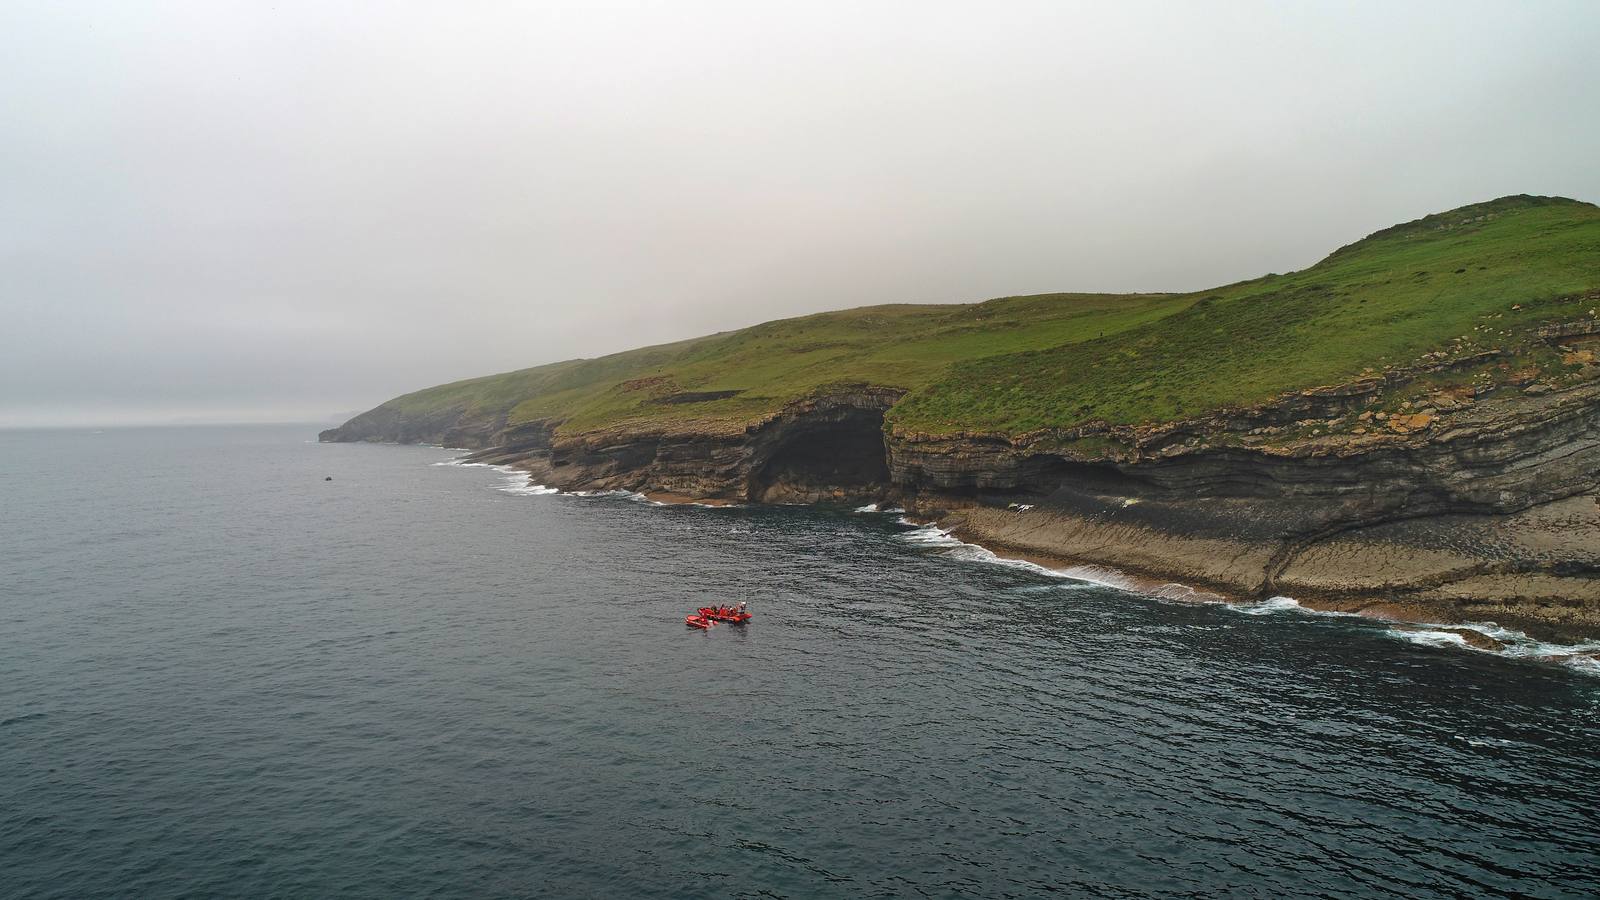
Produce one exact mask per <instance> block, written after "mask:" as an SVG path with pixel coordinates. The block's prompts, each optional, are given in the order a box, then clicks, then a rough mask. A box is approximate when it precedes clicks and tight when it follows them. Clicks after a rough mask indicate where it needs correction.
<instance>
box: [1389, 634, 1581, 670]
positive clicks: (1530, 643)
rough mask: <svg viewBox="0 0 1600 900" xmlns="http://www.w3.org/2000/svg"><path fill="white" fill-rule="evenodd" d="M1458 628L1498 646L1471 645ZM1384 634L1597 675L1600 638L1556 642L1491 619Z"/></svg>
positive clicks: (1427, 644) (1414, 642) (1434, 645)
mask: <svg viewBox="0 0 1600 900" xmlns="http://www.w3.org/2000/svg"><path fill="white" fill-rule="evenodd" d="M1446 629H1448V630H1446ZM1461 631H1475V632H1477V633H1479V634H1481V635H1483V636H1485V637H1488V638H1493V639H1494V640H1496V641H1498V642H1499V643H1500V644H1501V646H1500V647H1498V648H1494V647H1483V646H1477V645H1474V644H1473V643H1471V642H1470V641H1468V640H1467V638H1466V636H1464V635H1462V634H1461V633H1460V632H1461ZM1384 634H1386V635H1388V636H1389V637H1393V638H1398V639H1400V640H1403V641H1407V642H1410V643H1413V644H1420V645H1422V646H1426V647H1449V648H1454V649H1464V650H1473V651H1476V652H1478V653H1490V654H1493V655H1495V656H1503V657H1507V658H1509V659H1525V660H1531V661H1534V662H1543V663H1555V664H1559V665H1563V666H1566V667H1568V668H1570V669H1574V670H1576V671H1579V672H1583V673H1584V674H1587V675H1595V676H1600V641H1595V640H1590V641H1580V642H1579V643H1576V644H1557V643H1553V642H1550V641H1541V640H1538V639H1536V638H1533V637H1530V636H1528V635H1527V634H1526V633H1524V632H1521V631H1517V630H1516V629H1514V628H1506V627H1503V626H1501V625H1498V624H1496V623H1494V622H1466V623H1464V624H1461V625H1438V624H1424V625H1421V626H1416V627H1411V628H1390V629H1387V630H1385V632H1384Z"/></svg>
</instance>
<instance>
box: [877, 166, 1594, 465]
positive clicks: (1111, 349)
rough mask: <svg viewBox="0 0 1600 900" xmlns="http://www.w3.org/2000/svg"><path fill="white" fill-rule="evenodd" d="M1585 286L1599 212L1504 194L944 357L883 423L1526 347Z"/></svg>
mask: <svg viewBox="0 0 1600 900" xmlns="http://www.w3.org/2000/svg"><path fill="white" fill-rule="evenodd" d="M1596 288H1600V207H1595V206H1593V205H1590V204H1587V203H1578V202H1576V201H1571V200H1563V199H1559V198H1543V197H1507V198H1502V199H1500V200H1496V201H1492V202H1489V203H1482V204H1477V205H1474V206H1468V207H1463V208H1461V209H1458V210H1453V211H1451V212H1448V213H1441V214H1438V215H1434V216H1429V217H1427V218H1425V219H1421V220H1418V221H1416V222H1412V223H1408V224H1405V225H1398V226H1395V227H1393V228H1388V229H1385V230H1383V231H1380V232H1378V233H1376V234H1374V235H1372V236H1370V237H1368V238H1366V239H1365V240H1362V241H1359V242H1357V243H1355V244H1351V245H1350V246H1348V247H1344V248H1342V249H1340V250H1338V251H1336V252H1335V253H1333V254H1332V255H1330V256H1328V257H1327V258H1326V259H1324V260H1323V261H1321V262H1319V263H1317V264H1316V265H1314V266H1312V267H1311V268H1309V269H1305V270H1304V271H1300V272H1294V273H1290V274H1287V275H1273V276H1268V277H1265V278H1260V279H1256V280H1254V281H1248V282H1243V283H1241V284H1235V285H1230V286H1228V287H1225V288H1219V289H1217V290H1213V291H1203V292H1200V293H1197V294H1192V295H1188V296H1187V297H1186V300H1187V301H1188V302H1187V303H1186V305H1185V308H1184V309H1182V310H1181V311H1180V312H1177V313H1175V314H1173V315H1170V316H1166V317H1163V318H1162V319H1160V320H1159V321H1154V322H1151V323H1149V324H1147V325H1144V326H1142V327H1139V328H1135V329H1129V330H1125V331H1122V332H1120V333H1117V334H1108V335H1107V336H1105V337H1104V338H1097V339H1095V340H1092V341H1086V342H1083V343H1081V344H1079V345H1077V346H1072V347H1054V348H1049V349H1045V350H1040V351H1031V352H1022V353H1013V354H1000V355H994V356H988V357H985V358H982V359H976V360H970V361H967V362H963V363H960V364H957V365H956V366H954V367H952V369H951V370H950V371H949V372H947V373H946V374H945V375H944V376H943V377H941V378H940V379H938V380H937V381H935V382H933V383H931V384H929V385H926V386H924V387H923V388H921V389H920V390H918V391H916V392H915V393H914V394H912V395H911V396H909V397H907V398H906V399H905V400H904V401H902V403H901V404H900V405H899V406H897V407H896V408H895V410H894V411H893V412H892V414H891V418H892V420H893V421H894V423H895V424H897V425H899V426H901V427H904V428H907V429H911V430H917V431H926V432H932V433H941V432H948V431H955V430H976V431H1004V432H1027V431H1032V430H1036V429H1040V428H1051V427H1057V428H1059V427H1068V426H1073V425H1078V424H1082V423H1085V422H1090V421H1096V420H1098V421H1104V422H1108V423H1113V424H1137V423H1145V422H1157V421H1167V420H1171V419H1175V418H1182V417H1187V416H1192V415H1195V414H1198V413H1204V412H1207V411H1209V410H1214V409H1217V408H1221V407H1226V406H1231V405H1240V404H1249V403H1255V402H1260V401H1264V400H1268V399H1270V398H1272V397H1274V396H1276V395H1279V394H1281V393H1283V392H1286V391H1290V390H1295V389H1299V388H1306V387H1312V386H1317V385H1325V384H1336V383H1339V382H1341V381H1346V380H1350V379H1352V378H1355V377H1357V376H1359V375H1360V374H1361V373H1362V371H1363V370H1364V369H1368V368H1381V367H1383V366H1384V365H1388V364H1395V363H1405V362H1410V361H1413V360H1415V359H1417V358H1418V357H1419V356H1421V355H1422V354H1423V353H1427V352H1433V351H1437V350H1447V351H1451V352H1454V353H1458V354H1459V353H1467V352H1473V351H1476V350H1483V349H1491V348H1493V349H1508V350H1512V351H1516V352H1533V351H1531V350H1529V349H1528V345H1529V341H1528V336H1529V333H1530V332H1531V330H1532V327H1533V326H1535V325H1537V324H1539V323H1540V322H1544V321H1549V320H1552V319H1559V318H1563V317H1572V316H1575V315H1578V314H1580V313H1581V312H1583V311H1584V307H1585V304H1584V303H1583V302H1582V301H1581V300H1579V299H1574V296H1575V295H1579V294H1582V293H1584V292H1588V291H1593V290H1594V289H1596ZM1564 298H1565V302H1563V299H1564ZM1588 305H1590V306H1592V305H1593V301H1592V300H1591V301H1589V303H1588ZM1513 307H1519V308H1513ZM1491 323H1492V324H1491ZM1534 361H1535V362H1537V361H1538V360H1534Z"/></svg>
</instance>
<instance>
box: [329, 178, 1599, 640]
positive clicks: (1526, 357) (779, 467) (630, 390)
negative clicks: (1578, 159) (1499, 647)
mask: <svg viewBox="0 0 1600 900" xmlns="http://www.w3.org/2000/svg"><path fill="white" fill-rule="evenodd" d="M1597 411H1600V207H1597V206H1595V205H1593V204H1588V203H1583V202H1579V201H1575V200H1571V199H1567V198H1560V197H1535V196H1528V195H1514V196H1508V197H1502V198H1499V199H1497V200H1491V201H1487V202H1484V203H1476V204H1471V205H1469V206H1464V207H1460V208H1458V209H1455V210H1450V211H1448V212H1443V213H1436V214H1434V215H1430V216H1424V217H1422V218H1420V219H1417V220H1414V221H1411V222H1406V223H1402V224H1399V225H1395V226H1392V227H1389V228H1385V229H1383V230H1381V231H1377V232H1374V233H1372V234H1370V235H1368V236H1367V237H1366V238H1363V239H1361V240H1358V241H1356V242H1354V243H1351V244H1348V245H1346V246H1344V247H1341V248H1339V249H1338V250H1335V251H1334V252H1333V253H1331V254H1329V255H1328V256H1327V257H1325V258H1324V259H1322V260H1321V261H1319V262H1317V263H1316V264H1314V265H1312V266H1310V267H1308V268H1305V269H1302V270H1299V271H1296V272H1289V273H1285V274H1269V275H1263V276H1260V277H1258V278H1252V279H1249V280H1246V281H1240V282H1235V283H1233V284H1228V285H1221V286H1218V287H1215V288H1211V289H1209V290H1204V291H1195V292H1190V293H1185V294H1126V295H1106V294H1044V295H1034V296H1025V297H1002V298H996V299H994V300H989V301H984V302H981V303H971V304H948V305H945V304H927V305H899V304H897V305H887V306H872V307H861V308H858V309H854V310H839V311H835V312H830V313H818V314H814V315H811V316H802V317H799V318H795V319H785V320H778V321H773V322H766V323H762V324H760V325H756V326H752V327H749V328H744V329H739V330H737V331H731V332H720V333H717V334H712V335H706V336H704V337H701V338H694V339H691V340H688V341H680V342H677V343H674V344H663V345H659V346H653V347H642V348H638V349H636V350H630V351H624V352H622V353H617V354H611V355H609V356H604V357H597V358H594V359H574V360H567V361H564V362H559V363H550V364H546V365H543V366H536V367H534V368H531V369H523V370H518V371H514V372H506V373H501V374H499V375H492V376H483V377H479V378H474V379H467V380H465V381H459V382H452V383H449V384H444V385H437V386H435V387H432V388H426V389H424V390H421V391H416V392H413V393H410V394H406V395H403V396H400V397H396V398H394V399H392V400H390V401H388V402H386V403H384V404H383V405H381V406H379V407H377V408H376V409H374V410H372V411H370V412H368V413H364V414H362V415H361V416H358V417H356V418H355V419H352V420H351V421H350V422H348V423H346V424H345V425H344V426H342V427H340V428H337V429H333V430H330V431H328V432H325V433H324V434H323V439H324V440H336V441H346V440H376V441H399V442H430V443H440V444H444V445H447V446H456V447H468V448H473V449H475V450H477V451H479V458H480V459H482V460H484V461H487V462H496V463H503V464H508V465H515V466H520V467H522V468H524V469H526V470H527V471H529V472H530V473H531V475H532V477H533V478H535V479H536V480H538V481H541V482H544V483H546V484H548V485H551V486H554V487H559V488H565V489H573V490H605V489H621V490H628V491H641V492H646V493H651V494H656V495H663V496H674V497H679V498H685V499H707V500H725V501H741V502H768V503H815V502H854V503H859V502H862V501H869V500H871V501H888V502H893V503H898V504H900V505H903V506H905V507H906V508H908V509H910V510H912V512H913V513H914V514H916V515H920V516H922V517H924V518H929V519H934V518H936V519H938V520H940V521H942V522H944V523H946V524H947V525H950V526H952V527H955V528H958V529H960V530H961V531H962V533H964V534H967V535H969V536H971V537H973V538H975V539H978V540H980V541H981V542H984V543H987V544H990V545H1002V546H1004V547H1007V548H1010V549H1011V550H1013V551H1016V552H1022V553H1031V554H1039V555H1047V556H1050V557H1052V558H1056V559H1062V560H1070V561H1072V562H1079V563H1096V564H1103V565H1109V566H1115V567H1117V568H1120V569H1123V570H1127V571H1130V572H1133V573H1139V574H1145V575H1148V576H1152V577H1155V578H1158V579H1162V580H1171V581H1177V582H1181V583H1184V584H1188V585H1191V586H1194V587H1198V588H1209V589H1213V590H1217V591H1221V592H1224V593H1228V594H1233V595H1247V596H1264V595H1272V594H1288V595H1291V596H1294V597H1295V598H1296V599H1299V600H1301V601H1305V602H1316V603H1320V604H1324V605H1331V606H1338V607H1340V608H1344V609H1359V610H1363V611H1368V612H1383V611H1390V612H1404V616H1403V617H1406V618H1430V619H1451V618H1454V619H1496V620H1499V621H1501V622H1502V623H1505V624H1509V623H1511V622H1518V623H1522V624H1523V626H1524V627H1526V625H1527V624H1528V623H1543V624H1544V625H1545V626H1548V627H1550V628H1572V629H1579V630H1583V631H1587V632H1589V633H1593V634H1600V589H1597V585H1600V578H1597V577H1596V572H1597V571H1600V521H1597V515H1596V513H1597V510H1600V506H1597V505H1596V497H1600V483H1597V482H1600V475H1597V472H1600V466H1597V463H1600V456H1597V453H1600V448H1597V445H1596V437H1595V435H1596V434H1597V433H1600V432H1597V428H1596V426H1597V425H1600V422H1597V421H1596V417H1597V415H1600V412H1597Z"/></svg>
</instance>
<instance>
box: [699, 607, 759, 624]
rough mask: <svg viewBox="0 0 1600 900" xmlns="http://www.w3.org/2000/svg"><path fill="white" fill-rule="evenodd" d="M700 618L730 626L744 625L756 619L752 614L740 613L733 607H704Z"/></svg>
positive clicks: (701, 609) (701, 608)
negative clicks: (725, 623)
mask: <svg viewBox="0 0 1600 900" xmlns="http://www.w3.org/2000/svg"><path fill="white" fill-rule="evenodd" d="M700 618H703V619H710V620H711V621H713V622H727V623H729V624H730V625H743V624H744V623H746V622H748V621H750V620H751V619H753V618H755V616H753V615H751V614H750V613H748V612H746V613H740V612H739V611H738V610H737V609H734V608H733V607H731V606H702V607H700Z"/></svg>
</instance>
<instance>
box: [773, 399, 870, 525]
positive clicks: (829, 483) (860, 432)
mask: <svg viewBox="0 0 1600 900" xmlns="http://www.w3.org/2000/svg"><path fill="white" fill-rule="evenodd" d="M773 442H774V445H773V447H772V449H771V451H770V453H769V454H768V455H767V456H766V458H765V459H764V460H762V461H761V462H760V463H758V464H757V465H756V466H755V467H753V468H752V469H751V471H750V489H749V495H750V499H751V500H756V501H768V502H772V501H782V500H790V501H795V502H805V501H813V500H818V499H828V498H830V497H838V498H840V499H844V498H847V497H852V496H862V495H865V494H868V493H874V492H876V491H877V490H878V489H880V488H882V487H883V486H885V485H887V484H888V481H889V464H888V460H887V458H886V455H885V451H884V445H883V411H882V410H878V409H861V408H855V407H850V408H845V409H836V410H832V411H830V412H829V413H826V414H815V415H811V416H806V417H801V418H796V419H794V420H792V421H790V422H787V423H785V424H783V425H781V426H778V427H777V428H776V429H775V434H774V435H773Z"/></svg>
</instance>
